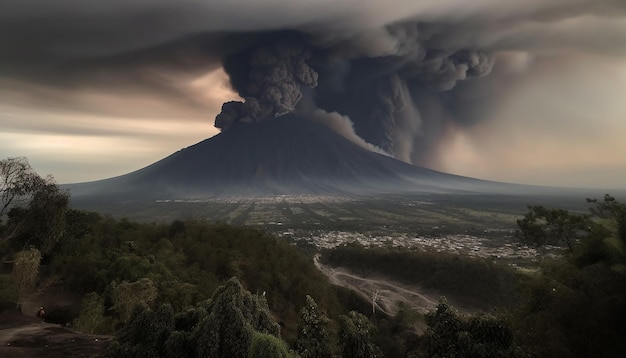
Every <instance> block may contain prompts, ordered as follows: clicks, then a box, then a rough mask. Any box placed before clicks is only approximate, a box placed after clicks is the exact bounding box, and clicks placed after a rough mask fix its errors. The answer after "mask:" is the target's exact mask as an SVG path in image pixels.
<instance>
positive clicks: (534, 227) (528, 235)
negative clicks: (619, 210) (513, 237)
mask: <svg viewBox="0 0 626 358" xmlns="http://www.w3.org/2000/svg"><path fill="white" fill-rule="evenodd" d="M528 209H529V210H528V213H526V215H524V218H523V219H520V220H517V225H518V228H519V229H518V231H517V235H518V236H519V237H520V238H521V239H522V241H525V242H528V243H532V244H534V245H535V246H537V247H541V246H543V245H544V244H546V243H555V242H562V243H565V244H566V245H567V247H568V249H569V251H570V252H573V251H574V247H573V245H574V241H575V240H576V238H578V237H579V236H581V235H584V234H585V233H588V232H589V231H590V230H591V229H592V225H593V224H592V222H591V221H590V219H589V216H588V215H582V214H572V213H570V212H568V211H567V210H563V209H547V208H545V207H543V206H541V205H531V206H529V207H528Z"/></svg>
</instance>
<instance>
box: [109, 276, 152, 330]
mask: <svg viewBox="0 0 626 358" xmlns="http://www.w3.org/2000/svg"><path fill="white" fill-rule="evenodd" d="M111 291H112V292H111V299H112V300H113V306H112V307H111V309H114V310H116V311H117V312H118V314H119V316H120V318H121V319H122V322H126V321H127V320H128V319H129V318H130V314H131V312H132V310H133V309H134V308H135V306H138V305H140V306H144V307H150V306H152V305H153V304H154V302H155V301H156V298H157V294H158V290H157V288H156V287H155V286H154V283H153V282H152V280H150V279H149V278H145V277H144V278H142V279H140V280H138V281H135V282H128V281H124V282H122V283H120V284H119V285H118V284H115V282H113V284H112V287H111Z"/></svg>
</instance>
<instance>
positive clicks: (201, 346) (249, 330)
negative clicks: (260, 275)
mask: <svg viewBox="0 0 626 358" xmlns="http://www.w3.org/2000/svg"><path fill="white" fill-rule="evenodd" d="M206 310H207V311H208V314H207V316H206V317H205V319H204V320H203V321H202V322H201V323H200V324H199V325H198V327H197V328H196V330H195V332H194V333H195V337H194V338H195V340H196V349H197V352H196V353H197V355H198V356H201V357H247V356H248V349H249V347H250V344H251V343H252V338H253V333H254V332H259V333H265V334H269V335H272V336H274V337H279V336H280V326H279V325H278V324H277V323H276V322H275V321H274V319H273V318H272V316H271V313H270V312H269V308H268V307H267V302H266V301H265V298H264V297H263V296H260V297H259V296H253V295H252V294H251V293H250V292H249V291H247V290H245V289H244V288H243V287H242V286H241V284H240V283H239V281H238V280H237V279H236V278H231V279H230V280H229V281H228V282H227V283H226V284H225V285H224V286H221V287H219V288H218V289H217V290H216V291H215V293H214V294H213V297H212V298H211V300H210V301H209V304H208V305H207V308H206Z"/></svg>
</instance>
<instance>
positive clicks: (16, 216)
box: [0, 158, 69, 254]
mask: <svg viewBox="0 0 626 358" xmlns="http://www.w3.org/2000/svg"><path fill="white" fill-rule="evenodd" d="M68 204H69V194H68V192H67V191H65V190H62V189H60V188H59V186H58V185H57V184H56V183H55V182H54V179H53V178H52V177H51V176H48V177H47V178H45V179H44V178H41V177H40V176H39V175H37V173H35V171H34V170H33V169H32V168H31V166H30V164H28V161H27V160H26V158H9V159H5V160H2V161H0V205H1V206H0V220H1V219H2V218H3V217H5V216H6V217H7V218H8V220H7V224H6V227H5V228H4V232H3V233H2V234H0V243H1V244H6V243H9V244H10V246H12V247H13V248H14V249H18V250H19V249H25V248H26V247H28V246H31V245H32V246H35V247H37V248H38V249H39V250H40V251H41V252H42V253H44V254H46V253H48V252H50V250H52V248H53V247H54V245H55V244H56V243H57V242H58V240H59V239H60V238H61V236H62V234H63V230H64V225H65V211H66V210H67V206H68Z"/></svg>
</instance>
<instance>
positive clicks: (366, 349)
mask: <svg viewBox="0 0 626 358" xmlns="http://www.w3.org/2000/svg"><path fill="white" fill-rule="evenodd" d="M339 324H340V326H339V343H340V345H341V356H342V357H344V358H375V357H381V356H382V354H381V353H380V350H379V349H378V347H376V345H374V343H372V335H373V334H374V325H373V324H372V323H371V322H370V321H369V319H367V317H365V316H364V315H362V314H360V313H358V312H355V311H350V312H349V313H348V315H347V316H339Z"/></svg>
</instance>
